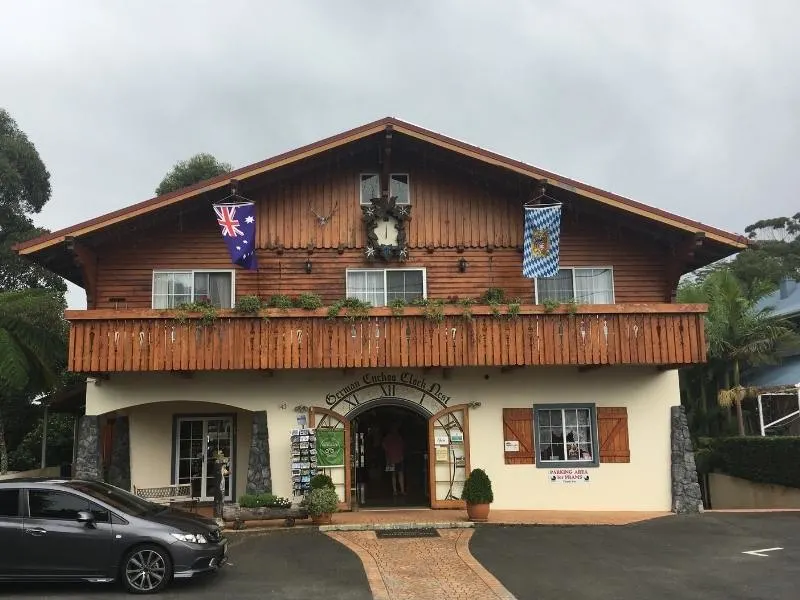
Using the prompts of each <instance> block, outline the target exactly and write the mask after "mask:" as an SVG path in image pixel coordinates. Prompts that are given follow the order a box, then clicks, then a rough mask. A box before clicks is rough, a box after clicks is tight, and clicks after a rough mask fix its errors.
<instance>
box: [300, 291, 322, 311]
mask: <svg viewBox="0 0 800 600" xmlns="http://www.w3.org/2000/svg"><path fill="white" fill-rule="evenodd" d="M295 306H297V308H302V309H305V310H316V309H318V308H322V298H321V297H320V296H319V295H317V294H310V293H304V294H300V295H299V296H298V297H297V300H296V301H295Z"/></svg>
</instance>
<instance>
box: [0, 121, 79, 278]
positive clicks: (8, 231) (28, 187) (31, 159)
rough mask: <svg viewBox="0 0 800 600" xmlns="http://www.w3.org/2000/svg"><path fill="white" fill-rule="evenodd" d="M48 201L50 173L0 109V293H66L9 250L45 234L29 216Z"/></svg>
mask: <svg viewBox="0 0 800 600" xmlns="http://www.w3.org/2000/svg"><path fill="white" fill-rule="evenodd" d="M49 199H50V173H48V172H47V169H46V168H45V166H44V163H43V162H42V159H41V158H40V157H39V153H38V152H37V151H36V147H35V146H34V145H33V144H32V143H31V141H30V140H29V139H28V137H27V136H26V135H25V134H24V133H23V132H22V131H21V130H20V128H19V127H18V126H17V123H16V122H15V121H14V119H12V118H11V115H9V114H8V112H7V111H5V110H3V109H2V108H0V291H9V290H20V289H25V288H30V287H45V288H50V289H52V290H56V291H60V292H66V290H67V287H66V285H65V284H64V281H63V280H62V279H61V278H60V277H58V276H57V275H54V274H52V273H49V272H48V271H46V270H45V269H43V268H42V267H40V266H38V265H35V264H33V263H32V262H30V261H27V260H25V259H22V258H20V257H19V256H17V255H16V253H14V251H13V250H12V249H11V247H12V246H13V245H14V244H15V243H17V242H22V241H24V240H28V239H31V238H34V237H36V236H39V235H42V234H43V233H47V230H45V229H40V228H37V227H34V225H33V221H31V218H30V214H32V213H38V212H39V211H41V210H42V207H43V206H44V205H45V204H46V203H47V201H48V200H49Z"/></svg>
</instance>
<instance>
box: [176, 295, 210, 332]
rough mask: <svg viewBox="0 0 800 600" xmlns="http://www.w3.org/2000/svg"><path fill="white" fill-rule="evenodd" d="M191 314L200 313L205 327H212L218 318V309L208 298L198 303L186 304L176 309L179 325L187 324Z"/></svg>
mask: <svg viewBox="0 0 800 600" xmlns="http://www.w3.org/2000/svg"><path fill="white" fill-rule="evenodd" d="M189 313H200V322H201V323H202V324H203V325H211V324H212V323H213V322H214V320H215V319H216V318H217V314H218V313H217V307H216V306H214V304H213V303H212V302H211V300H209V299H207V298H201V299H200V300H197V301H196V302H184V303H183V304H181V305H179V306H178V307H177V309H176V318H177V319H178V322H179V323H186V322H187V321H188V320H189Z"/></svg>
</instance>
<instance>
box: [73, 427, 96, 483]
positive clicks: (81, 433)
mask: <svg viewBox="0 0 800 600" xmlns="http://www.w3.org/2000/svg"><path fill="white" fill-rule="evenodd" d="M74 472H75V477H76V478H77V479H94V480H97V481H102V480H103V468H102V465H101V464H100V417H96V416H89V415H84V416H82V417H80V418H79V419H78V440H77V448H76V452H75V469H74Z"/></svg>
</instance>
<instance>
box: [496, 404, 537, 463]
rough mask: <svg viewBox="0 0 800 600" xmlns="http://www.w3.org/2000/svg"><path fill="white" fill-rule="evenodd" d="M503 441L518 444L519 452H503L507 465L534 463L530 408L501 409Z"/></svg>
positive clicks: (531, 413) (531, 411)
mask: <svg viewBox="0 0 800 600" xmlns="http://www.w3.org/2000/svg"><path fill="white" fill-rule="evenodd" d="M503 441H504V442H506V441H516V442H519V451H517V452H504V454H505V460H506V464H507V465H532V464H533V463H534V446H533V409H532V408H504V409H503Z"/></svg>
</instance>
